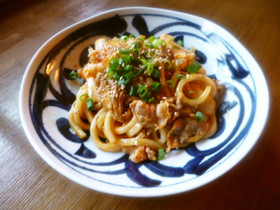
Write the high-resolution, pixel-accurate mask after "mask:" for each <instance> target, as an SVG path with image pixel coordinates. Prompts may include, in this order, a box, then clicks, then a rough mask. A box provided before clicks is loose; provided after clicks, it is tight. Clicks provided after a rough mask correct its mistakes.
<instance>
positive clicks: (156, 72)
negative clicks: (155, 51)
mask: <svg viewBox="0 0 280 210" xmlns="http://www.w3.org/2000/svg"><path fill="white" fill-rule="evenodd" d="M152 77H153V78H155V79H159V77H160V70H159V69H154V71H153V73H152Z"/></svg>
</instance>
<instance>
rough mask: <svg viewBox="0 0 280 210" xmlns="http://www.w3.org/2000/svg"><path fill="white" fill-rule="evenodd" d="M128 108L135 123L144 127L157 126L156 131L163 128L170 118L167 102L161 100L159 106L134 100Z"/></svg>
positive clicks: (170, 112)
mask: <svg viewBox="0 0 280 210" xmlns="http://www.w3.org/2000/svg"><path fill="white" fill-rule="evenodd" d="M130 108H131V110H132V113H133V114H134V115H135V116H136V118H137V121H138V122H139V123H141V124H142V125H145V126H146V127H150V126H154V125H157V129H159V128H163V127H164V126H165V125H166V123H167V121H168V120H169V119H170V118H171V116H172V111H171V109H169V102H168V101H167V100H162V101H161V102H160V103H159V104H148V103H145V102H143V101H141V100H135V101H133V102H132V103H131V104H130Z"/></svg>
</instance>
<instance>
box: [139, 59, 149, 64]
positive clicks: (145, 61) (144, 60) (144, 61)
mask: <svg viewBox="0 0 280 210" xmlns="http://www.w3.org/2000/svg"><path fill="white" fill-rule="evenodd" d="M140 61H141V63H142V65H146V64H147V63H148V61H147V60H146V59H145V58H140Z"/></svg>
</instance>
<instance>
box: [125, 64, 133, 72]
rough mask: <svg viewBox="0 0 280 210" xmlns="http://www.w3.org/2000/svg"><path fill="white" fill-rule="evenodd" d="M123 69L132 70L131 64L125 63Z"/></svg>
mask: <svg viewBox="0 0 280 210" xmlns="http://www.w3.org/2000/svg"><path fill="white" fill-rule="evenodd" d="M124 70H125V71H131V70H132V65H129V64H128V65H126V66H125V67H124Z"/></svg>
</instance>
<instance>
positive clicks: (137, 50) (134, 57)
mask: <svg viewBox="0 0 280 210" xmlns="http://www.w3.org/2000/svg"><path fill="white" fill-rule="evenodd" d="M139 56H140V50H139V49H135V50H133V52H132V58H133V59H137V58H138V57H139Z"/></svg>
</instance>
